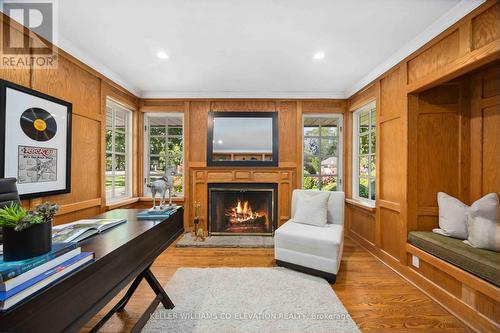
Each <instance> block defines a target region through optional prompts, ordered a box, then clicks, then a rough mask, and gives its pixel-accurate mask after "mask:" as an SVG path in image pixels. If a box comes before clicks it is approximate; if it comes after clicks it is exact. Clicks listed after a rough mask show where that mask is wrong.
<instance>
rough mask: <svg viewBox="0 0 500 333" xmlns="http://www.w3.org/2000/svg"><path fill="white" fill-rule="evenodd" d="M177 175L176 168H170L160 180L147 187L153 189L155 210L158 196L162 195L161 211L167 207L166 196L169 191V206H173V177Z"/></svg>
mask: <svg viewBox="0 0 500 333" xmlns="http://www.w3.org/2000/svg"><path fill="white" fill-rule="evenodd" d="M176 174H177V173H176V172H175V169H174V168H168V169H167V170H165V175H164V176H163V177H161V178H160V179H158V180H155V181H154V182H152V183H151V184H148V185H146V186H147V187H149V188H150V189H151V195H152V197H153V208H152V209H153V210H155V209H156V194H157V193H158V194H159V195H160V209H163V208H164V207H165V194H166V193H167V191H168V202H169V204H168V205H169V206H172V187H173V179H172V176H175V175H176Z"/></svg>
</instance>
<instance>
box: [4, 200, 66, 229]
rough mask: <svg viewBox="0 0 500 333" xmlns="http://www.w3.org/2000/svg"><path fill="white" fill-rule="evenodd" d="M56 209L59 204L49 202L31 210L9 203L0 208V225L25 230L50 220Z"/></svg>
mask: <svg viewBox="0 0 500 333" xmlns="http://www.w3.org/2000/svg"><path fill="white" fill-rule="evenodd" d="M58 210H59V206H58V205H57V204H55V203H51V202H46V203H43V204H40V205H38V206H36V208H35V210H33V211H27V210H26V209H24V208H23V207H21V206H19V205H18V204H15V203H11V204H10V205H8V206H6V207H4V208H2V209H0V227H3V228H13V229H14V230H15V231H22V230H26V229H28V228H29V227H31V226H32V225H35V224H40V223H47V222H51V221H52V219H53V218H54V216H55V215H56V213H57V211H58Z"/></svg>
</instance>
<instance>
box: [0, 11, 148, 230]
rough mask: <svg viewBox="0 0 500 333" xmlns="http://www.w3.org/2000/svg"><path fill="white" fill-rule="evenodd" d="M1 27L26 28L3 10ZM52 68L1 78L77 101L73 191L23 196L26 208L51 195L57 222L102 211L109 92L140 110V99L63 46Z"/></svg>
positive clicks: (19, 32) (3, 73) (6, 72)
mask: <svg viewBox="0 0 500 333" xmlns="http://www.w3.org/2000/svg"><path fill="white" fill-rule="evenodd" d="M0 17H1V21H2V22H1V26H2V29H5V27H6V26H7V25H10V26H11V27H14V28H15V29H16V30H14V36H15V37H14V38H19V39H22V38H23V37H24V36H25V33H24V29H22V27H21V26H19V25H18V24H16V23H15V22H13V23H11V21H10V19H9V18H8V17H6V16H4V15H3V14H1V16H0ZM56 52H57V57H58V67H57V68H54V69H39V68H26V69H4V68H0V78H2V79H5V80H7V81H11V82H14V83H17V84H20V85H23V86H25V87H29V88H31V89H34V90H37V91H40V92H42V93H45V94H48V95H51V96H55V97H57V98H60V99H63V100H65V101H68V102H70V103H72V104H73V133H72V161H71V166H72V170H71V171H72V172H71V193H69V194H62V195H56V196H50V197H46V198H36V199H31V200H24V202H23V205H25V206H27V207H32V206H35V205H36V204H38V203H40V202H42V201H45V200H50V201H54V202H57V203H58V204H60V206H61V208H60V212H59V213H58V216H57V217H56V220H55V223H56V224H59V223H64V222H68V221H73V220H76V219H80V218H86V217H90V216H93V215H96V214H98V213H100V212H102V211H103V210H104V205H105V197H106V196H105V189H104V178H103V175H104V170H105V160H104V156H105V126H106V124H105V122H106V117H105V113H106V108H105V106H106V105H105V102H106V97H112V98H113V99H115V100H117V101H118V102H120V103H123V104H125V105H127V106H129V107H130V108H132V109H137V107H138V102H139V101H138V99H137V98H136V97H135V96H133V95H132V94H130V93H129V92H127V91H126V90H124V89H123V88H121V87H120V86H118V85H116V84H115V83H113V82H112V81H110V80H109V79H107V78H106V77H104V76H103V75H101V74H99V73H98V72H96V71H95V70H93V69H91V68H90V67H88V66H86V65H85V64H83V63H82V62H80V61H78V60H77V59H75V58H73V57H72V56H70V55H69V54H67V53H65V52H64V51H62V50H56Z"/></svg>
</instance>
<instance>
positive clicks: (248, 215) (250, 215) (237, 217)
mask: <svg viewBox="0 0 500 333" xmlns="http://www.w3.org/2000/svg"><path fill="white" fill-rule="evenodd" d="M226 216H228V217H229V218H230V219H229V221H230V222H231V223H242V222H248V221H253V220H255V219H257V218H259V217H261V215H260V214H259V213H258V212H254V211H253V210H252V207H251V206H250V204H249V203H248V201H246V200H245V201H243V202H242V201H241V200H240V199H238V203H237V204H236V207H234V208H232V209H231V210H230V211H229V212H227V213H226Z"/></svg>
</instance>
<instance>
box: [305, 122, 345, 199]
mask: <svg viewBox="0 0 500 333" xmlns="http://www.w3.org/2000/svg"><path fill="white" fill-rule="evenodd" d="M302 127H303V131H302V134H303V145H302V155H303V164H302V165H303V168H302V188H304V189H318V190H322V191H341V190H342V178H341V175H342V173H341V167H342V163H341V162H342V115H327V114H324V115H323V114H319V115H304V118H303V126H302Z"/></svg>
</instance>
